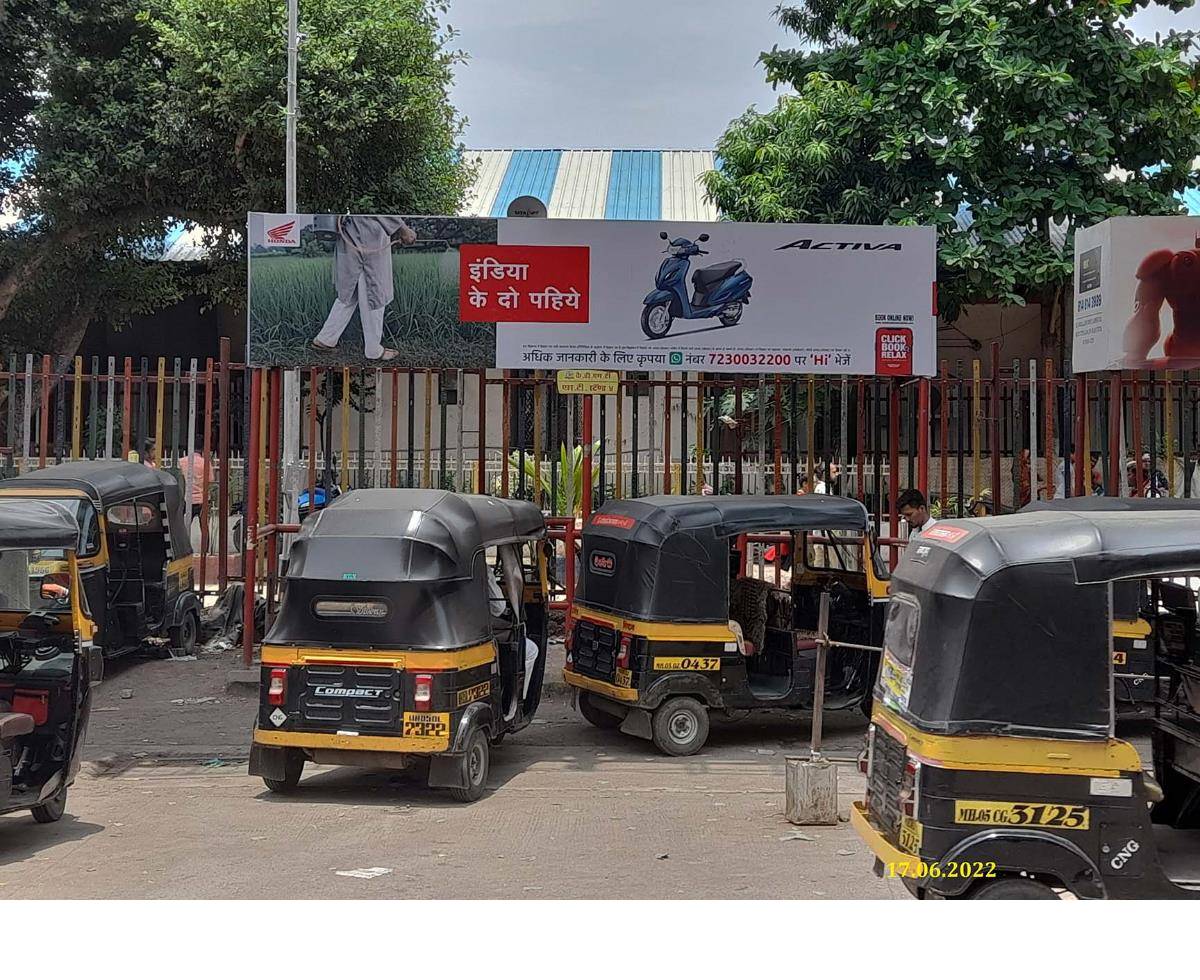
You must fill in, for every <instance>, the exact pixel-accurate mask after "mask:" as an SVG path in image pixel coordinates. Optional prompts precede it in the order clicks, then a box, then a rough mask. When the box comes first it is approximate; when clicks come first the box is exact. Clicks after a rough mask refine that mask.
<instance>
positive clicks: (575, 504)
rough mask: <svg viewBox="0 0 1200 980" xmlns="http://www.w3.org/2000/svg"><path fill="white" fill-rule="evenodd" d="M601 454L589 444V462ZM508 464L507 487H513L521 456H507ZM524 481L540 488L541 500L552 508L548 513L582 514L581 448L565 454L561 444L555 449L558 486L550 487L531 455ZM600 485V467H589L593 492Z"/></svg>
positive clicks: (527, 461) (563, 515)
mask: <svg viewBox="0 0 1200 980" xmlns="http://www.w3.org/2000/svg"><path fill="white" fill-rule="evenodd" d="M599 452H600V443H599V442H595V443H593V444H592V459H593V460H595V457H596V454H597V453H599ZM508 464H509V468H510V469H509V473H510V475H509V486H515V485H516V482H515V481H516V476H515V474H513V473H512V471H513V470H517V469H519V468H520V466H521V457H520V454H519V453H510V454H509V457H508ZM525 479H526V480H527V481H528V483H529V485H530V486H534V485H537V486H540V487H541V488H542V499H543V500H547V501H549V502H550V503H551V504H552V505H553V506H552V507H551V512H552V513H553V514H555V515H557V516H559V517H566V516H567V515H574V516H576V517H578V516H579V515H580V514H582V513H583V446H574V447H573V448H572V449H570V450H569V451H568V449H567V447H566V445H565V444H560V445H559V447H558V486H557V487H555V486H552V485H551V481H550V475H549V474H548V473H547V472H546V471H545V468H544V467H543V466H540V465H538V461H537V460H535V459H534V458H533V457H532V456H530V455H526V457H525ZM599 485H600V468H599V467H597V466H593V467H592V489H593V490H594V489H595V488H596V487H598V486H599Z"/></svg>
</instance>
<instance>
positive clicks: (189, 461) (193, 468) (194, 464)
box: [179, 449, 206, 520]
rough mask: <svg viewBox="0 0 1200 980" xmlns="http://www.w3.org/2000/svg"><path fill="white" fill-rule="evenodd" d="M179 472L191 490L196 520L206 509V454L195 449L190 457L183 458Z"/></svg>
mask: <svg viewBox="0 0 1200 980" xmlns="http://www.w3.org/2000/svg"><path fill="white" fill-rule="evenodd" d="M179 471H180V473H182V474H183V479H184V480H185V481H186V483H187V485H188V486H189V487H190V488H191V504H192V519H193V520H195V519H196V518H197V517H199V516H200V511H201V510H202V509H203V508H204V491H205V489H206V488H205V486H204V454H203V453H202V452H200V450H199V449H193V450H192V454H191V455H190V456H181V457H180V458H179Z"/></svg>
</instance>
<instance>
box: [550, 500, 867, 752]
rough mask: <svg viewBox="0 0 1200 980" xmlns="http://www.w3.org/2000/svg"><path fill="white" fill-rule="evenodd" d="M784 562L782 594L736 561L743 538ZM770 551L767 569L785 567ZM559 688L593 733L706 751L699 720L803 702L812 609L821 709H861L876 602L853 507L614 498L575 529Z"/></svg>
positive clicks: (862, 519) (860, 522) (863, 533)
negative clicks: (822, 612) (825, 656)
mask: <svg viewBox="0 0 1200 980" xmlns="http://www.w3.org/2000/svg"><path fill="white" fill-rule="evenodd" d="M781 534H782V535H785V536H786V540H784V541H783V542H779V543H777V544H775V545H773V547H776V548H778V549H779V552H780V554H782V553H786V557H788V558H789V559H790V560H789V561H788V564H789V565H790V568H789V571H788V574H787V576H786V580H787V581H786V584H784V578H783V577H777V581H774V582H773V581H772V580H771V575H770V569H767V568H762V569H761V571H760V572H759V574H758V575H756V574H755V571H756V569H755V565H756V562H755V561H754V560H748V559H747V553H748V551H749V550H750V549H751V547H752V545H753V542H754V538H755V537H759V538H768V539H769V538H771V537H776V536H778V535H781ZM780 554H777V555H776V556H775V561H776V562H779V561H780ZM581 557H582V569H581V572H580V575H579V584H578V586H577V590H576V594H575V599H574V603H573V604H572V607H571V610H570V616H569V619H568V622H567V624H566V640H567V660H566V669H565V672H564V675H563V676H564V678H565V680H566V682H567V684H569V685H570V686H571V687H573V688H575V695H574V696H575V701H576V706H577V707H578V709H579V711H580V713H581V714H582V715H583V717H584V718H585V719H587V720H588V721H589V722H591V723H592V724H594V725H596V726H598V727H601V728H612V729H620V731H622V732H625V733H627V734H631V735H637V736H640V737H642V738H648V739H651V740H652V741H653V742H654V744H655V745H656V746H657V747H658V748H659V749H660V750H661V751H663V752H665V753H667V754H669V755H677V756H679V755H691V754H693V753H695V752H698V751H699V750H700V749H701V748H702V747H703V745H704V743H705V740H706V739H707V737H708V732H709V712H710V711H719V712H726V713H732V712H738V711H741V710H746V709H755V708H808V707H811V706H812V703H813V680H814V676H815V666H816V655H817V643H816V633H815V629H816V626H817V615H818V610H819V606H820V596H821V593H822V592H823V591H825V590H829V591H830V592H831V595H832V614H831V619H830V635H831V636H832V637H833V638H834V639H836V640H840V641H842V642H844V643H847V644H857V646H858V648H851V647H838V648H835V649H834V651H833V652H832V653H831V655H830V658H829V663H828V667H827V672H826V702H825V703H826V707H828V708H831V709H837V708H852V707H855V706H858V705H861V704H862V703H863V702H864V701H869V699H870V695H871V685H872V683H873V680H874V676H875V668H876V665H877V662H878V655H877V654H876V653H874V652H873V651H872V650H870V649H868V648H869V647H872V646H874V647H876V648H877V647H878V644H879V638H880V636H881V635H882V628H883V619H884V612H885V609H886V603H887V581H886V572H885V571H884V569H883V567H882V565H881V563H880V562H879V560H878V555H877V553H876V552H875V550H874V547H873V544H872V534H871V525H870V522H869V518H868V516H867V512H866V510H865V508H864V507H863V505H862V504H861V503H859V502H858V501H856V500H852V499H848V498H845V497H835V496H826V495H824V494H810V495H807V496H795V497H785V496H761V497H757V496H715V497H695V496H691V497H685V496H656V497H642V498H639V499H635V500H610V501H607V502H606V503H605V504H604V506H603V507H601V508H600V510H599V511H597V512H596V514H595V515H593V517H592V519H591V520H590V521H589V522H588V524H587V526H586V527H585V528H584V531H583V550H582V556H581Z"/></svg>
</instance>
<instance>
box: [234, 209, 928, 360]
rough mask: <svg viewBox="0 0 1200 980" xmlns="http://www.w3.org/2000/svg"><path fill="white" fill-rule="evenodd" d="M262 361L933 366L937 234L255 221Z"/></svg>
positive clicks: (252, 343) (535, 222)
mask: <svg viewBox="0 0 1200 980" xmlns="http://www.w3.org/2000/svg"><path fill="white" fill-rule="evenodd" d="M247 240H248V247H249V361H250V363H252V364H256V365H274V366H302V365H310V364H312V365H321V364H339V365H340V364H376V365H377V364H391V365H393V366H401V365H403V366H413V367H431V368H449V367H460V368H480V367H501V368H522V369H535V370H558V369H573V368H580V369H584V368H591V369H596V370H606V371H612V370H617V371H620V370H626V371H628V370H632V371H705V372H714V373H760V372H761V373H784V374H792V373H798V374H857V375H872V374H880V375H886V376H906V375H911V374H920V375H932V374H934V372H935V363H936V319H937V318H936V314H935V310H934V303H935V297H936V291H935V288H934V280H935V275H936V252H935V249H936V239H935V235H934V231H933V229H931V228H911V227H891V226H889V227H876V226H869V225H861V226H848V225H789V224H746V223H736V222H701V223H681V222H649V221H590V220H589V221H583V220H547V219H536V218H502V219H498V220H493V219H483V218H437V217H403V216H396V215H343V216H335V215H286V214H257V213H256V214H251V215H250V216H249V221H248V236H247Z"/></svg>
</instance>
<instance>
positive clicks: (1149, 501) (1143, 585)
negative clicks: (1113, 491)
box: [1022, 496, 1200, 721]
mask: <svg viewBox="0 0 1200 980" xmlns="http://www.w3.org/2000/svg"><path fill="white" fill-rule="evenodd" d="M1164 510H1167V511H1178V510H1190V511H1193V512H1195V511H1200V500H1197V499H1195V498H1179V497H1173V498H1172V497H1149V498H1147V497H1097V496H1084V497H1068V498H1058V499H1055V500H1037V501H1034V502H1032V503H1030V504H1026V506H1025V507H1023V508H1022V512H1023V513H1024V512H1029V513H1036V512H1039V511H1050V512H1055V513H1061V512H1063V511H1066V512H1077V513H1084V514H1090V513H1096V512H1100V511H1111V512H1117V513H1125V514H1139V513H1141V514H1145V513H1154V512H1156V511H1164ZM1151 593H1152V590H1151V588H1150V587H1149V583H1147V582H1138V581H1131V582H1116V583H1114V584H1113V617H1112V618H1113V667H1114V670H1113V699H1114V701H1115V703H1116V707H1117V719H1118V720H1119V721H1127V720H1131V719H1143V718H1145V717H1146V716H1147V715H1148V714H1150V713H1152V712H1153V710H1154V704H1155V699H1156V697H1157V696H1158V694H1159V693H1160V688H1161V686H1162V684H1163V683H1164V682H1165V680H1166V678H1165V675H1162V674H1160V673H1158V672H1157V671H1156V669H1155V660H1156V646H1157V643H1156V638H1155V635H1154V634H1155V631H1154V628H1153V627H1152V625H1151V622H1150V620H1151V619H1152V618H1155V614H1154V612H1153V610H1152V604H1153V601H1154V596H1153V595H1152V594H1151ZM1164 625H1165V624H1164ZM1157 640H1158V642H1159V643H1165V644H1168V645H1173V646H1177V645H1178V644H1179V642H1181V640H1182V637H1181V635H1180V634H1179V633H1178V632H1173V631H1172V630H1171V629H1170V628H1164V629H1163V630H1160V631H1159V634H1158V637H1157Z"/></svg>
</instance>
